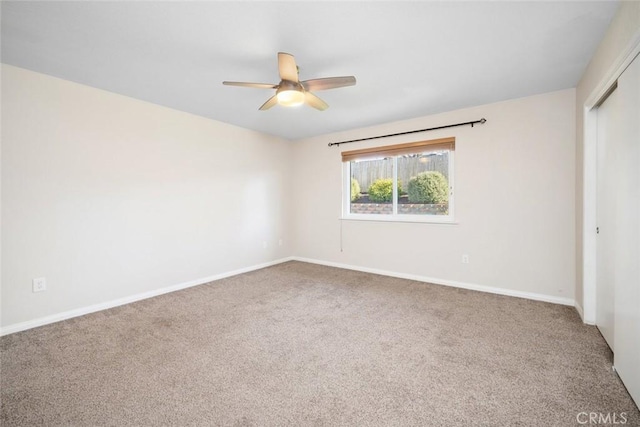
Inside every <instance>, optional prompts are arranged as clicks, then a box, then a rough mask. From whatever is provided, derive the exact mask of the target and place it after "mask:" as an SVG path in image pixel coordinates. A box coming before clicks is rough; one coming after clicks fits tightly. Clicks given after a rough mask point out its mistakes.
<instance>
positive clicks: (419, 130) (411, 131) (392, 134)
mask: <svg viewBox="0 0 640 427" xmlns="http://www.w3.org/2000/svg"><path fill="white" fill-rule="evenodd" d="M486 122H487V119H485V118H484V117H483V118H481V119H480V120H475V121H473V122H465V123H456V124H454V125H446V126H438V127H435V128H428V129H418V130H410V131H408V132H398V133H391V134H388V135H379V136H370V137H368V138H360V139H352V140H350V141H342V142H330V143H329V147H333V146H334V145H335V146H339V145H340V144H350V143H352V142H360V141H368V140H370V139H378V138H387V137H390V136H398V135H408V134H410V133H417V132H426V131H428V130H438V129H446V128H453V127H456V126H466V125H471V127H473V125H475V124H476V123H480V124H483V123H486Z"/></svg>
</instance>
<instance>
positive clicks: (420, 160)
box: [342, 137, 455, 222]
mask: <svg viewBox="0 0 640 427" xmlns="http://www.w3.org/2000/svg"><path fill="white" fill-rule="evenodd" d="M454 149H455V138H453V137H452V138H442V139H435V140H430V141H418V142H411V143H407V144H398V145H389V146H384V147H375V148H366V149H362V150H353V151H344V152H343V153H342V162H343V167H344V180H343V181H344V188H343V194H344V202H343V213H344V217H345V218H349V219H369V220H383V221H420V222H451V221H452V220H453V153H454Z"/></svg>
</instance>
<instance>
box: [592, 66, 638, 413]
mask: <svg viewBox="0 0 640 427" xmlns="http://www.w3.org/2000/svg"><path fill="white" fill-rule="evenodd" d="M616 92H618V101H619V109H620V110H619V114H620V117H621V120H620V124H619V133H618V138H619V144H617V147H618V152H617V154H616V156H615V158H617V159H618V160H617V161H616V164H617V167H618V170H617V174H618V176H619V179H618V182H617V190H616V196H617V197H616V208H615V210H616V215H615V221H616V223H615V227H616V232H615V240H616V248H615V249H616V260H615V264H614V268H615V299H614V324H615V328H614V339H613V341H614V344H615V346H614V348H613V353H614V355H613V361H614V366H615V368H616V371H617V372H618V375H619V376H620V379H621V380H622V381H623V382H624V385H625V386H626V387H627V390H629V393H630V394H631V397H633V399H634V400H635V402H636V404H637V405H639V406H640V266H639V265H640V206H639V205H640V58H639V57H636V59H635V60H634V61H633V62H632V63H631V65H630V66H629V67H628V68H627V69H626V70H625V71H624V73H622V75H621V76H620V78H619V79H618V88H617V89H616ZM598 285H599V284H598Z"/></svg>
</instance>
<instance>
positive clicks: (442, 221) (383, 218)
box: [340, 214, 459, 225]
mask: <svg viewBox="0 0 640 427" xmlns="http://www.w3.org/2000/svg"><path fill="white" fill-rule="evenodd" d="M340 221H372V222H408V223H415V224H434V225H458V224H459V223H458V222H456V221H455V220H454V219H453V218H449V217H447V218H433V217H431V218H420V217H418V218H416V217H414V216H400V215H395V216H391V215H373V214H372V215H343V216H342V217H341V218H340Z"/></svg>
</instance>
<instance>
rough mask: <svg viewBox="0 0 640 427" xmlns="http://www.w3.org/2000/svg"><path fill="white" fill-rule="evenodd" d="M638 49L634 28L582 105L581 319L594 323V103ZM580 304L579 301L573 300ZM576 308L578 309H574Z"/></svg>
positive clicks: (639, 37)
mask: <svg viewBox="0 0 640 427" xmlns="http://www.w3.org/2000/svg"><path fill="white" fill-rule="evenodd" d="M638 53H640V30H638V31H636V33H635V34H634V36H633V37H632V38H631V41H630V42H629V44H628V45H627V47H626V49H624V50H623V52H622V54H621V55H620V56H619V57H618V58H617V60H616V61H614V63H613V65H612V67H611V68H610V69H609V71H608V72H607V73H606V74H605V75H604V78H603V79H602V80H601V81H600V84H598V85H597V86H596V87H595V89H594V90H593V91H592V92H591V94H590V95H589V97H588V98H587V100H586V101H585V103H584V105H583V118H584V121H583V158H582V161H583V174H582V190H583V193H582V196H583V198H582V219H583V220H582V295H583V300H582V304H583V305H582V310H583V312H582V313H581V314H582V320H583V321H584V322H585V323H587V324H590V325H595V323H596V264H597V262H596V259H597V258H596V254H597V252H596V227H597V224H596V195H597V191H596V183H597V181H596V179H597V177H596V169H597V157H598V156H597V147H596V144H597V141H598V112H597V106H598V105H599V104H600V103H601V102H602V100H603V99H604V98H605V97H606V96H607V95H608V94H609V92H610V91H611V90H612V89H614V88H615V85H616V82H617V80H618V77H620V75H621V74H622V73H623V72H624V70H625V69H626V68H627V67H628V66H629V64H631V62H632V61H633V60H634V58H635V57H636V56H637V55H638ZM577 303H578V304H580V301H577ZM578 311H580V309H578Z"/></svg>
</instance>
